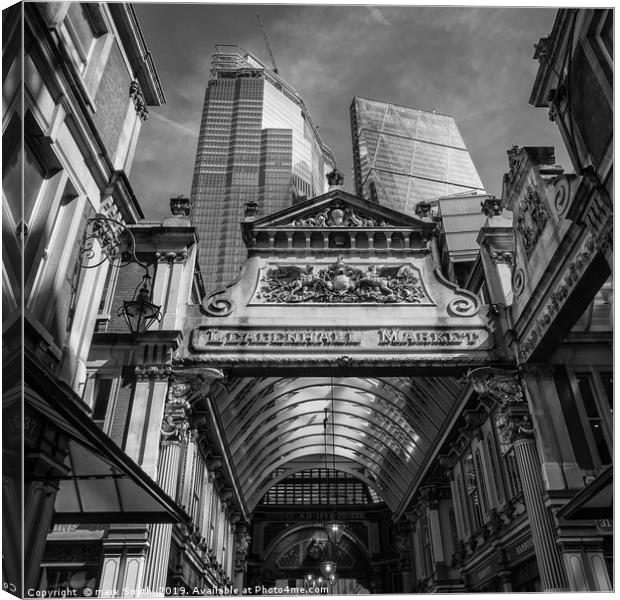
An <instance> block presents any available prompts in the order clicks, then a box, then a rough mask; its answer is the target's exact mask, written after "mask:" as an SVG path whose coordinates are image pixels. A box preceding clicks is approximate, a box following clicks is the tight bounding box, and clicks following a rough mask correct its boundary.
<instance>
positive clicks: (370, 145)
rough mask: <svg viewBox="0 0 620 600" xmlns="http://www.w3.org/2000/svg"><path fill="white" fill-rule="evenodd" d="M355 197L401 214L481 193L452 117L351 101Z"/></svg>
mask: <svg viewBox="0 0 620 600" xmlns="http://www.w3.org/2000/svg"><path fill="white" fill-rule="evenodd" d="M351 133H352V136H353V166H354V171H355V186H356V191H357V194H358V196H363V197H365V198H367V199H369V200H374V201H375V202H379V203H380V204H384V205H386V206H389V207H390V208H393V209H395V210H399V211H401V212H404V213H407V214H414V211H415V206H416V204H417V203H418V202H420V201H422V200H424V201H429V200H433V199H437V198H440V197H443V196H452V195H454V194H459V193H462V192H472V191H478V192H480V193H484V188H483V186H482V182H481V181H480V177H479V176H478V173H477V171H476V167H474V164H473V162H472V160H471V157H470V156H469V152H468V151H467V148H466V147H465V142H463V138H462V137H461V134H460V133H459V130H458V127H457V126H456V121H455V120H454V118H453V117H450V116H448V115H442V114H439V113H435V112H428V111H425V110H419V109H417V108H408V107H406V106H399V105H397V104H389V103H387V102H379V101H377V100H369V99H367V98H359V97H355V98H354V99H353V102H352V104H351Z"/></svg>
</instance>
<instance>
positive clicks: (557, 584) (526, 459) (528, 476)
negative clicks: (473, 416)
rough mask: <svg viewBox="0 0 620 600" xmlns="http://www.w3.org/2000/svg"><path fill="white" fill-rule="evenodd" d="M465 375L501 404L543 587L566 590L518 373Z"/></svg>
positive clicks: (488, 371)
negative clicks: (513, 452)
mask: <svg viewBox="0 0 620 600" xmlns="http://www.w3.org/2000/svg"><path fill="white" fill-rule="evenodd" d="M468 377H469V379H470V381H471V382H472V384H473V385H474V389H476V391H477V392H478V393H479V394H480V395H484V396H487V397H491V398H493V399H494V400H495V401H496V402H497V403H498V404H499V405H500V407H501V410H502V415H503V418H504V427H503V431H502V435H503V436H504V437H505V439H506V440H507V441H510V442H511V443H512V444H513V447H514V451H515V457H516V461H517V468H518V470H519V476H520V478H521V485H522V488H523V497H524V501H525V507H526V509H527V514H528V519H529V523H530V530H531V532H532V541H533V543H534V550H535V552H536V559H537V562H538V568H539V572H540V578H541V582H542V585H543V590H544V591H547V592H552V591H561V590H567V589H568V580H567V578H566V571H565V570H564V565H563V562H562V558H561V555H560V550H559V548H558V545H557V542H556V535H555V523H554V519H553V515H552V514H551V512H550V511H549V509H548V508H547V506H546V505H545V502H544V491H545V490H544V487H543V480H542V471H541V462H540V456H539V454H538V449H537V447H536V440H535V437H534V436H535V432H534V427H533V425H532V419H531V416H530V414H529V410H528V406H527V403H526V402H525V397H524V395H523V392H522V389H521V384H520V383H519V381H518V378H517V374H516V373H515V372H510V371H502V370H499V369H487V368H483V369H476V370H475V371H470V373H469V374H468Z"/></svg>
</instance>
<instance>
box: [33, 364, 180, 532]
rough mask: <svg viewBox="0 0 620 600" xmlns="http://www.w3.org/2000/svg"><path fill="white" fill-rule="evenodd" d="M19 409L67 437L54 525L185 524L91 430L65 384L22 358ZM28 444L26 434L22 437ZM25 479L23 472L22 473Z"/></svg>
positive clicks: (134, 466)
mask: <svg viewBox="0 0 620 600" xmlns="http://www.w3.org/2000/svg"><path fill="white" fill-rule="evenodd" d="M25 363H26V364H25V387H24V410H25V413H26V414H27V415H28V416H29V417H30V420H29V422H33V421H32V418H33V417H34V422H35V423H36V421H37V420H40V421H41V422H42V423H43V422H44V421H45V420H48V421H51V422H53V423H54V424H55V425H56V426H57V427H58V428H59V429H61V430H62V431H63V432H64V433H65V434H67V435H68V437H69V455H68V457H67V459H66V465H67V466H68V467H69V472H68V473H67V474H66V475H65V476H64V477H62V478H61V480H60V482H59V491H58V493H57V495H56V503H55V514H54V518H53V522H54V523H84V522H88V523H96V522H104V523H175V522H187V521H189V518H190V517H189V515H188V514H187V513H186V512H185V511H184V510H182V509H181V508H180V506H178V505H177V503H176V502H174V501H173V500H172V498H170V496H168V495H167V494H166V493H165V492H164V491H163V490H162V489H161V487H159V485H157V483H155V482H154V481H153V480H152V479H151V478H150V477H149V476H148V475H147V474H146V473H145V472H144V471H143V470H142V469H141V468H140V467H139V466H138V465H137V464H136V463H135V462H134V461H133V460H132V459H131V458H129V457H128V456H127V455H126V454H125V453H124V452H123V450H121V449H120V448H119V447H118V446H117V445H116V444H115V443H114V442H113V441H112V440H111V439H110V438H109V437H108V436H107V435H106V434H104V433H103V431H101V429H99V427H97V425H95V424H94V423H93V421H92V420H91V419H90V417H89V415H88V414H87V413H86V412H85V411H84V410H83V405H82V403H81V400H80V399H79V398H78V397H77V396H76V395H75V393H74V392H73V390H71V388H69V387H68V386H67V385H66V384H64V383H62V382H59V381H57V380H56V379H55V378H54V377H53V376H52V375H51V374H50V373H48V372H45V371H44V370H42V369H41V368H40V367H39V365H38V364H37V363H36V361H33V360H32V359H31V358H30V357H29V356H28V354H26V361H25ZM25 437H26V442H28V432H26V433H25ZM25 477H26V478H28V473H25Z"/></svg>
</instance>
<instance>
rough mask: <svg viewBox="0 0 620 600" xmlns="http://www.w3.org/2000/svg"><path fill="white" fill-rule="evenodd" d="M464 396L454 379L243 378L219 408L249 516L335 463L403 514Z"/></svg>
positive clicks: (222, 392)
mask: <svg viewBox="0 0 620 600" xmlns="http://www.w3.org/2000/svg"><path fill="white" fill-rule="evenodd" d="M461 390H462V385H461V384H460V383H459V382H458V380H457V379H455V378H453V377H346V376H334V377H332V376H326V377H259V378H256V377H237V378H233V379H229V380H227V381H226V382H225V383H220V384H217V386H216V388H215V390H214V391H215V394H214V399H215V405H216V406H217V410H218V412H219V416H220V419H221V425H222V430H223V433H224V435H225V437H226V441H227V443H228V447H229V449H230V454H231V457H232V461H233V463H234V467H235V471H236V475H237V478H238V481H239V484H240V487H241V489H242V492H243V495H244V497H245V499H246V502H247V507H248V510H250V511H252V510H253V509H254V508H255V507H256V505H257V504H258V502H259V501H260V500H261V498H263V496H265V494H266V493H267V492H268V491H269V489H270V488H271V487H272V486H273V485H275V484H276V483H278V482H279V481H281V480H282V479H284V478H286V477H287V476H289V475H291V474H293V473H296V472H299V471H302V470H304V469H308V468H320V467H322V466H327V465H326V462H325V460H326V458H327V464H328V465H329V466H330V467H332V466H333V467H334V468H336V469H337V470H339V471H342V472H344V473H349V474H351V475H354V476H355V477H357V478H358V479H359V480H360V481H362V482H364V483H365V484H366V485H368V486H369V488H371V489H372V490H373V491H374V492H376V494H377V495H378V496H379V497H380V498H381V499H382V500H383V501H384V502H385V503H386V505H387V506H388V507H389V508H390V510H391V511H392V512H394V513H396V512H397V511H398V509H399V507H400V506H401V504H402V503H403V502H404V501H405V500H406V498H407V494H408V492H409V491H410V489H411V488H412V485H413V484H414V482H415V480H416V477H417V476H418V475H419V473H420V470H421V468H422V467H423V465H424V462H425V459H426V457H427V455H428V453H429V452H430V451H432V449H433V448H434V445H435V442H436V441H437V440H438V436H439V435H440V434H441V432H442V430H443V427H444V426H445V425H446V424H447V422H448V421H449V417H450V415H451V414H452V412H453V410H454V408H455V405H456V402H457V398H458V396H459V393H460V392H461ZM326 411H327V412H326ZM325 418H327V422H326V426H325V424H324V420H325ZM326 442H327V445H326ZM332 463H333V464H332Z"/></svg>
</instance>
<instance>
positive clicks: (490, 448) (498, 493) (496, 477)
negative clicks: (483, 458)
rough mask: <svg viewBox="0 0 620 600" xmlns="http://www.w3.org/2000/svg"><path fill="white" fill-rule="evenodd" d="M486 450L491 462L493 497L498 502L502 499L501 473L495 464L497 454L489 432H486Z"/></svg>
mask: <svg viewBox="0 0 620 600" xmlns="http://www.w3.org/2000/svg"><path fill="white" fill-rule="evenodd" d="M487 452H488V453H489V461H490V463H491V475H492V478H493V485H494V486H495V497H496V498H497V501H498V502H501V501H502V500H503V499H504V490H503V489H502V488H503V486H502V479H501V474H500V472H499V469H498V465H497V456H496V455H495V444H494V443H493V439H492V437H491V434H490V433H487Z"/></svg>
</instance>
